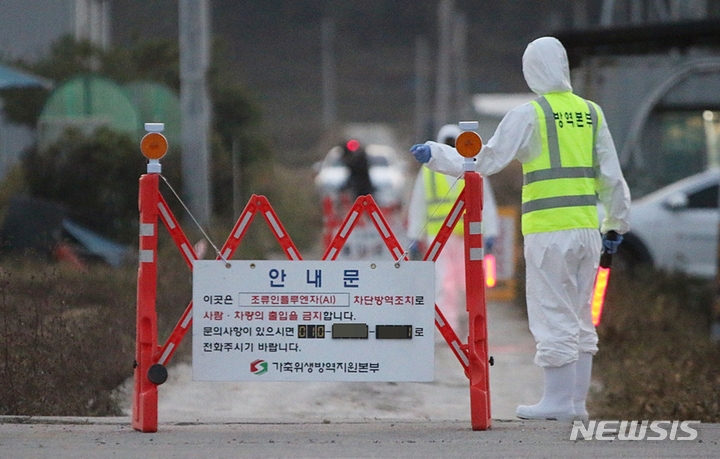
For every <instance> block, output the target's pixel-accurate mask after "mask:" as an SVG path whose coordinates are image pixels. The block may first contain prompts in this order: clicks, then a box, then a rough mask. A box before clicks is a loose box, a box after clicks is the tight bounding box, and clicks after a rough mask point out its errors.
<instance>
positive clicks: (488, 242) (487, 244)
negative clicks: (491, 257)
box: [483, 237, 495, 253]
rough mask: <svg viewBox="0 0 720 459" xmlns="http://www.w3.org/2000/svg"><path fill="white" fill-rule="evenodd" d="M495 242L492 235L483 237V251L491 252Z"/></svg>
mask: <svg viewBox="0 0 720 459" xmlns="http://www.w3.org/2000/svg"><path fill="white" fill-rule="evenodd" d="M494 244H495V238H494V237H488V238H485V240H484V241H483V245H484V247H485V253H490V252H492V248H493V245H494Z"/></svg>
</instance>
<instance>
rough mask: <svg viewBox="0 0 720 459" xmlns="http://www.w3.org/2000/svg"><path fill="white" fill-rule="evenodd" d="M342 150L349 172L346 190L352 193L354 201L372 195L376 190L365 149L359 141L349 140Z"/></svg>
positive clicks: (343, 159)
mask: <svg viewBox="0 0 720 459" xmlns="http://www.w3.org/2000/svg"><path fill="white" fill-rule="evenodd" d="M342 149H343V150H342V161H343V164H345V166H346V167H347V168H348V171H349V175H348V179H347V182H345V186H344V189H346V190H349V191H350V193H351V194H352V195H353V199H357V198H358V196H364V195H367V194H372V192H373V191H374V188H373V185H372V182H371V181H370V165H369V163H368V157H367V152H366V151H365V148H363V146H362V145H360V142H358V141H357V140H349V141H347V142H343V145H342Z"/></svg>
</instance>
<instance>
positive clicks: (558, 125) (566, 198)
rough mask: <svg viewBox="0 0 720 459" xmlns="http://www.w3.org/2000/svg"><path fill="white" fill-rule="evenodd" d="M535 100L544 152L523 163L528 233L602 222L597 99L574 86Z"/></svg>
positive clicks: (524, 215) (524, 214)
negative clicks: (598, 193)
mask: <svg viewBox="0 0 720 459" xmlns="http://www.w3.org/2000/svg"><path fill="white" fill-rule="evenodd" d="M532 104H533V105H534V106H535V110H536V112H537V115H538V118H539V121H540V123H539V125H540V134H541V139H542V152H541V154H540V156H539V157H538V158H536V159H534V160H532V161H530V162H529V163H525V164H523V204H522V231H523V234H530V233H540V232H546V231H560V230H564V229H573V228H597V227H598V224H599V223H598V216H597V208H596V204H597V197H596V194H595V189H596V186H595V181H596V177H597V173H596V167H597V152H596V150H595V137H596V130H597V127H598V126H599V123H600V122H601V120H599V118H598V111H597V109H596V107H595V105H594V104H593V103H592V102H589V101H586V100H584V99H582V98H581V97H578V96H576V95H574V94H572V93H571V92H564V93H552V94H547V95H546V96H543V97H540V98H538V99H537V100H536V101H534V102H532Z"/></svg>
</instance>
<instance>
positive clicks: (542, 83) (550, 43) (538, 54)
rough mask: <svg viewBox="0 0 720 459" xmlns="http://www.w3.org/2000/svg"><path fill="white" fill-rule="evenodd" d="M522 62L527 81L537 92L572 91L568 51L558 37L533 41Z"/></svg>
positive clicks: (540, 93) (539, 93) (541, 93)
mask: <svg viewBox="0 0 720 459" xmlns="http://www.w3.org/2000/svg"><path fill="white" fill-rule="evenodd" d="M522 64H523V75H524V76H525V81H526V82H527V84H528V86H529V87H530V89H531V90H532V92H534V93H535V94H537V95H540V96H541V95H543V94H548V93H551V92H565V91H572V86H571V85H570V66H569V65H568V58H567V52H565V47H564V46H563V45H562V43H560V41H559V40H558V39H557V38H553V37H541V38H538V39H537V40H535V41H533V42H531V43H530V44H529V45H528V46H527V48H526V49H525V53H524V54H523V59H522Z"/></svg>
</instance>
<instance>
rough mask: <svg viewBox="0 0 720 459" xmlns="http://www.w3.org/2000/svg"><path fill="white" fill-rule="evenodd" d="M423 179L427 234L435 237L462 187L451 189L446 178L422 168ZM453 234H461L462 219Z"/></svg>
mask: <svg viewBox="0 0 720 459" xmlns="http://www.w3.org/2000/svg"><path fill="white" fill-rule="evenodd" d="M423 179H424V180H425V202H426V203H427V206H426V207H427V225H426V228H427V234H428V236H430V237H435V236H437V234H438V233H439V232H440V228H442V225H443V222H444V221H445V218H447V216H448V214H449V213H450V211H451V210H452V208H453V206H454V205H455V201H456V200H457V198H458V196H459V195H460V191H461V190H462V185H461V184H459V183H456V184H455V186H453V187H452V188H451V187H450V185H451V183H450V182H449V181H448V176H446V175H443V174H441V173H439V172H433V171H431V170H430V169H428V168H427V167H423ZM453 234H460V235H462V234H463V222H462V219H461V220H459V221H458V222H457V224H456V225H455V228H454V229H453Z"/></svg>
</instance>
